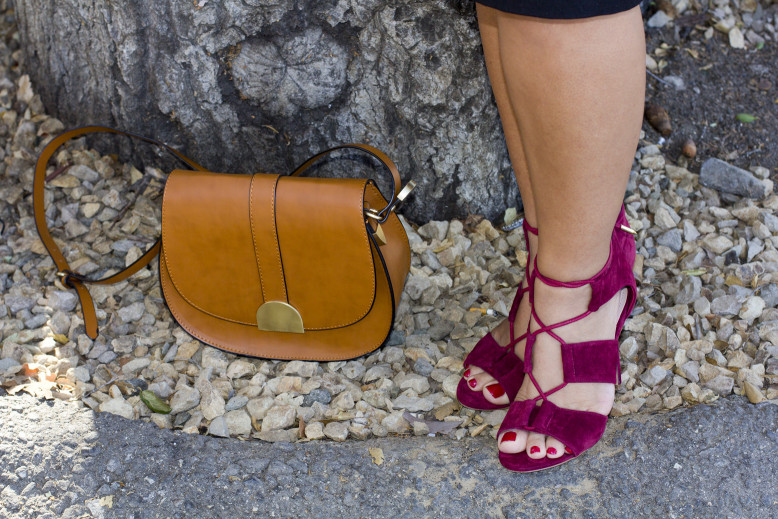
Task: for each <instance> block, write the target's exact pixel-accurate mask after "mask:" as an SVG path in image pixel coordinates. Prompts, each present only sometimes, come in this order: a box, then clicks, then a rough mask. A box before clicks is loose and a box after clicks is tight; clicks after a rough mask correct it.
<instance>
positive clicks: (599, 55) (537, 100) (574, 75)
mask: <svg viewBox="0 0 778 519" xmlns="http://www.w3.org/2000/svg"><path fill="white" fill-rule="evenodd" d="M485 9H486V8H482V9H481V10H480V11H481V12H483V11H484V10H485ZM494 16H495V18H496V22H497V39H498V45H499V51H500V62H501V65H502V71H503V75H504V78H505V84H506V90H507V95H508V99H509V101H510V106H511V107H512V109H513V112H514V116H515V120H516V121H517V124H518V130H519V132H520V135H521V143H522V148H523V151H524V156H525V158H526V162H527V166H528V171H529V179H530V184H531V189H532V193H533V201H534V204H535V212H536V216H537V226H538V229H539V231H540V232H539V236H540V239H539V243H538V249H537V250H538V252H537V266H538V271H539V272H542V273H543V274H544V275H545V276H547V277H550V278H553V279H557V280H560V281H573V280H579V279H587V278H589V277H591V276H593V275H594V274H596V273H597V272H598V271H599V270H600V269H601V268H602V267H603V266H604V265H605V263H606V261H607V259H608V254H609V245H610V237H611V232H612V230H613V226H614V223H615V221H616V218H617V215H618V212H619V210H620V207H621V203H622V200H623V197H624V191H625V188H626V183H627V179H628V173H629V170H630V167H631V164H632V160H633V157H634V152H635V148H636V146H637V140H638V135H639V132H640V126H641V120H642V109H643V101H644V95H645V90H644V88H645V85H644V83H645V70H644V68H645V40H644V35H643V20H642V17H641V14H640V9H639V8H637V7H636V8H634V9H631V10H629V11H626V12H622V13H618V14H614V15H608V16H600V17H594V18H586V19H578V20H567V21H560V20H546V19H540V18H532V17H525V16H518V15H511V14H506V13H502V12H497V11H495V12H494ZM590 294H591V289H590V287H589V286H588V285H587V286H583V287H581V288H577V289H570V288H557V287H549V286H547V285H545V284H542V283H540V282H536V283H535V295H534V301H535V303H534V308H535V311H536V312H537V313H538V315H539V317H540V318H541V320H542V321H543V322H545V323H556V322H560V321H563V320H565V319H568V318H570V317H573V316H575V315H578V314H580V313H582V312H583V311H585V310H586V307H587V305H588V303H589V296H590ZM624 303H625V295H624V293H621V294H619V295H617V296H615V297H614V298H613V299H612V300H611V301H610V302H608V303H606V304H605V305H603V306H602V307H601V308H600V310H598V311H597V312H595V313H594V314H592V315H590V316H589V317H587V318H585V319H583V320H581V321H578V322H576V323H574V324H571V325H567V326H564V327H562V328H559V329H557V333H558V334H559V335H560V336H561V337H562V338H563V339H565V340H566V341H570V342H579V341H584V340H595V339H608V338H613V335H614V330H615V328H616V323H617V321H618V317H619V315H620V313H621V309H622V307H623V306H624ZM535 328H537V323H534V321H533V323H531V329H535ZM517 349H523V344H519V345H517ZM533 364H534V368H533V373H534V375H535V378H536V379H537V381H538V382H539V384H540V386H541V388H542V389H543V390H544V391H547V390H548V389H550V388H552V387H555V386H557V385H559V384H560V383H562V381H563V379H562V370H561V353H560V348H559V343H558V342H557V341H555V340H554V339H553V338H551V337H550V336H549V335H548V334H540V335H538V339H537V342H536V343H535V346H534V350H533ZM613 393H614V387H613V385H612V384H571V385H569V386H567V387H565V388H564V389H562V390H560V391H558V392H557V393H554V394H553V395H552V396H551V397H550V398H549V399H550V400H551V401H552V402H554V403H555V404H557V405H559V406H560V407H564V408H569V409H579V410H587V411H594V412H599V413H602V414H607V413H608V412H609V411H610V409H611V407H612V404H613ZM536 395H537V391H536V390H535V388H534V386H533V385H532V383H531V381H530V380H529V378H528V377H526V378H525V381H524V385H523V386H522V388H521V390H520V391H519V394H518V396H517V397H516V399H517V400H522V399H527V398H532V397H534V396H536ZM500 440H501V442H500V450H502V451H505V452H520V451H521V450H525V449H526V451H527V453H528V455H529V456H530V457H533V458H539V457H542V456H546V455H547V453H548V455H549V457H558V456H561V455H562V454H563V450H564V446H563V445H562V444H561V443H559V442H558V441H556V440H554V439H548V441H547V440H546V438H545V437H543V436H542V435H539V434H536V433H532V434H528V433H527V432H526V431H509V432H506V433H504V434H503V435H502V436H501V438H500ZM547 448H548V450H547Z"/></svg>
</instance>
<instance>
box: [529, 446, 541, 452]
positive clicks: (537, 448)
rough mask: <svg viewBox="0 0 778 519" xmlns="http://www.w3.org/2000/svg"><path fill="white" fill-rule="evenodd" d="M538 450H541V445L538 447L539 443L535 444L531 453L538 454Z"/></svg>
mask: <svg viewBox="0 0 778 519" xmlns="http://www.w3.org/2000/svg"><path fill="white" fill-rule="evenodd" d="M538 452H540V447H538V446H537V445H533V446H532V448H531V449H530V450H529V453H530V454H537V453H538Z"/></svg>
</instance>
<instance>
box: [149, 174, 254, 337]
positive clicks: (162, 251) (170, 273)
mask: <svg viewBox="0 0 778 519" xmlns="http://www.w3.org/2000/svg"><path fill="white" fill-rule="evenodd" d="M171 178H173V177H168V180H167V182H168V186H169V184H170V180H171ZM166 189H167V187H166ZM166 200H167V199H166V198H165V197H164V196H163V199H162V222H163V225H162V246H161V247H160V251H159V255H160V257H167V254H166V253H165V243H167V238H165V236H167V227H168V226H166V225H164V221H165V220H166V218H165V214H167V213H169V211H168V210H167V207H168V205H169V204H167V203H165V202H166ZM168 263H169V262H168V261H167V260H165V265H166V267H165V270H167V272H168V276H170V282H171V283H172V284H173V290H175V291H176V293H177V294H178V295H180V296H181V299H183V300H184V301H186V302H187V303H188V304H189V305H191V306H192V307H194V308H196V309H197V310H199V311H201V312H203V313H205V314H208V315H210V316H213V317H215V318H217V319H222V320H224V321H229V322H231V323H239V324H246V325H249V326H251V325H255V324H256V323H253V322H246V321H239V320H236V319H230V318H228V317H224V316H221V315H216V314H214V313H211V312H209V311H208V310H205V309H204V308H201V307H200V306H199V305H197V304H196V303H195V302H194V301H192V300H191V299H189V298H188V297H187V296H186V295H184V293H183V292H181V290H180V289H179V288H178V285H177V284H176V280H175V278H174V277H173V270H172V268H171V267H168V266H167V264H168ZM160 279H161V276H160ZM168 306H170V305H168Z"/></svg>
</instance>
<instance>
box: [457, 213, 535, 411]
mask: <svg viewBox="0 0 778 519" xmlns="http://www.w3.org/2000/svg"><path fill="white" fill-rule="evenodd" d="M522 228H523V230H524V242H525V243H526V244H527V250H529V233H532V234H534V235H535V236H537V235H538V230H537V229H536V228H534V227H532V226H531V225H530V224H528V223H527V220H526V219H525V220H524V223H523V225H522ZM529 267H530V263H529V260H528V261H527V265H526V267H525V268H524V277H525V279H527V280H528V281H529V279H530V277H529V275H530V272H529ZM528 291H529V285H527V286H526V287H522V286H521V285H519V289H518V290H517V291H516V296H515V297H514V298H513V304H512V305H511V309H510V312H508V323H509V326H510V334H511V335H510V337H511V338H510V341H509V342H508V344H507V345H506V346H500V345H499V344H498V343H497V341H496V340H495V339H494V336H492V334H491V332H490V333H487V334H486V335H485V336H484V337H482V338H481V340H480V341H478V343H477V344H476V345H475V347H474V348H473V350H472V351H471V352H470V353H469V354H468V356H467V357H465V360H464V362H463V364H464V366H465V367H470V366H476V367H479V368H481V369H482V370H484V371H485V372H486V373H488V374H490V375H491V376H492V377H494V379H495V380H496V381H497V383H499V385H500V386H501V387H502V390H503V391H504V393H505V394H506V395H508V399H509V400H508V401H509V402H511V401H513V399H514V398H515V397H516V393H518V392H519V388H520V387H521V384H522V382H523V381H524V363H523V362H522V361H521V359H519V358H518V357H517V356H516V353H515V352H514V351H513V347H514V346H515V345H516V344H517V343H518V342H519V341H521V340H522V339H524V338H525V337H526V336H527V334H526V333H524V334H522V335H521V336H519V337H515V336H514V324H513V322H514V321H515V320H516V313H517V312H518V311H519V303H521V299H522V298H523V297H524V294H525V293H527V292H528ZM457 399H458V400H459V403H460V404H462V405H463V406H465V407H469V408H471V409H477V410H481V411H490V410H493V409H504V408H506V407H508V404H502V405H500V404H494V403H492V402H490V401H488V400H487V399H486V398H485V397H484V395H483V393H482V392H481V391H474V390H472V389H471V388H470V387H468V381H467V380H466V379H465V378H464V377H463V378H462V379H460V381H459V385H458V386H457Z"/></svg>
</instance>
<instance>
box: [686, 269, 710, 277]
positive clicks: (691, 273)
mask: <svg viewBox="0 0 778 519" xmlns="http://www.w3.org/2000/svg"><path fill="white" fill-rule="evenodd" d="M706 272H708V271H707V270H705V269H691V270H682V271H681V274H686V275H687V276H702V275H703V274H705V273H706Z"/></svg>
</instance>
